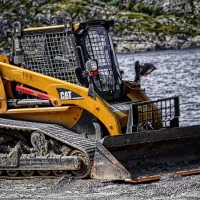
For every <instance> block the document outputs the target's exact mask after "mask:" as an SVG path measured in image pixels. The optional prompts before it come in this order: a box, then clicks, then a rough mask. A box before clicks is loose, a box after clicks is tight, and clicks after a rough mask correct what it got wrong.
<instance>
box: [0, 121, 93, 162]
mask: <svg viewBox="0 0 200 200" xmlns="http://www.w3.org/2000/svg"><path fill="white" fill-rule="evenodd" d="M0 128H5V129H11V130H22V131H30V132H32V131H39V132H41V133H43V134H44V135H47V136H49V137H51V138H54V139H55V140H58V141H60V142H62V143H64V144H67V145H69V146H71V147H73V148H75V149H78V150H80V151H82V152H84V153H85V154H86V155H87V156H88V158H89V160H90V163H92V161H93V157H94V153H95V149H96V143H95V142H92V141H90V140H88V139H86V138H84V137H81V136H79V135H78V134H77V133H75V132H73V131H71V130H68V129H67V128H64V127H62V126H60V125H56V124H48V123H39V122H29V121H21V120H13V119H4V118H0Z"/></svg>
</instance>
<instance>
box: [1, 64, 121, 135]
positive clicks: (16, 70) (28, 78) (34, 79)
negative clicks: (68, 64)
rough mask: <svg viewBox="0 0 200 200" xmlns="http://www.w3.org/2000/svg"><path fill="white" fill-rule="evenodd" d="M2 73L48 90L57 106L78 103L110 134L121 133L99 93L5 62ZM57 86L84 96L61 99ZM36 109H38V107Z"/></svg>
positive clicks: (18, 80)
mask: <svg viewBox="0 0 200 200" xmlns="http://www.w3.org/2000/svg"><path fill="white" fill-rule="evenodd" d="M0 75H1V77H2V78H3V79H5V80H13V81H15V82H18V83H21V84H24V85H28V86H30V87H33V88H35V89H38V90H40V91H43V92H46V93H47V94H48V95H49V97H50V99H51V102H52V104H53V105H54V106H55V107H61V106H66V105H77V106H79V107H81V108H83V109H85V110H87V111H89V112H90V113H92V114H93V115H94V116H96V117H97V118H98V119H99V120H100V121H101V122H102V123H103V124H104V125H105V127H106V128H107V130H108V131H109V133H110V135H118V134H121V127H120V122H119V119H118V117H117V116H116V115H115V114H114V113H112V112H111V111H110V109H109V107H108V105H107V104H106V103H105V102H104V100H102V99H101V98H100V97H99V96H98V95H97V94H96V98H95V99H93V98H91V97H89V96H88V88H85V87H82V86H80V85H77V84H72V83H69V82H66V81H62V80H59V79H56V78H52V77H49V76H46V75H43V74H39V73H36V72H33V71H30V70H26V69H23V68H20V67H16V66H14V65H11V64H7V63H4V62H0ZM57 88H62V89H66V90H70V91H72V92H74V93H76V94H78V95H80V96H81V97H83V98H82V99H66V100H60V97H59V94H58V92H57ZM35 109H36V110H38V108H35ZM9 112H11V111H9ZM19 112H21V109H19ZM13 115H14V114H13ZM30 119H31V116H30Z"/></svg>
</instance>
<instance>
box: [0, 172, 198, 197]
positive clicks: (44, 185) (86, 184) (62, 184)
mask: <svg viewBox="0 0 200 200" xmlns="http://www.w3.org/2000/svg"><path fill="white" fill-rule="evenodd" d="M199 188H200V175H193V176H187V177H180V176H174V175H167V176H164V177H163V178H162V179H161V180H160V181H157V182H152V183H145V184H144V183H143V184H137V185H135V184H130V183H124V182H110V181H98V180H90V179H84V180H81V179H79V180H76V179H74V178H73V177H70V176H64V177H62V178H60V179H41V178H35V179H25V180H3V179H0V199H52V200H53V199H102V200H103V199H109V200H110V199H123V200H126V199H145V200H146V199H200V190H199Z"/></svg>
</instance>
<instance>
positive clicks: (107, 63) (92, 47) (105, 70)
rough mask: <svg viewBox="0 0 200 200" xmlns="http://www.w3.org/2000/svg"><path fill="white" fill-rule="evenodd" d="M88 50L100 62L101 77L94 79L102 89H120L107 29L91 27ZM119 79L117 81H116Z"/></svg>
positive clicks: (86, 40)
mask: <svg viewBox="0 0 200 200" xmlns="http://www.w3.org/2000/svg"><path fill="white" fill-rule="evenodd" d="M85 44H86V48H87V52H88V54H89V56H90V57H91V58H92V59H95V60H96V61H97V63H98V72H99V79H96V80H94V82H95V85H96V86H97V88H98V89H99V90H100V91H114V90H116V89H117V90H119V89H120V86H119V82H118V80H117V79H116V80H115V74H114V73H115V71H116V69H113V67H112V60H111V55H110V51H111V46H110V41H109V36H108V33H107V31H106V30H105V29H104V28H103V27H102V26H99V27H98V26H95V27H90V28H89V30H88V35H87V37H86V39H85ZM116 81H117V82H116Z"/></svg>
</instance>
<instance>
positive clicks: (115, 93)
mask: <svg viewBox="0 0 200 200" xmlns="http://www.w3.org/2000/svg"><path fill="white" fill-rule="evenodd" d="M113 25H114V22H113V21H106V20H92V21H84V22H80V23H76V22H72V19H71V18H70V16H69V15H67V14H65V15H62V16H61V15H60V16H58V17H57V18H55V19H53V20H52V23H51V25H49V26H45V27H37V28H26V29H23V30H22V28H21V24H20V23H19V22H15V23H14V29H13V33H12V48H11V52H10V56H9V57H7V56H6V55H1V56H0V95H1V96H0V175H1V176H11V177H15V176H27V177H28V176H34V175H41V176H48V175H50V174H51V175H52V174H53V175H54V176H63V175H64V174H66V173H72V174H73V175H74V176H76V177H78V178H84V177H88V176H90V177H91V178H94V179H101V180H125V181H129V182H133V183H138V182H144V181H153V180H159V179H160V177H161V176H162V175H163V174H166V173H174V174H179V175H187V174H195V173H199V172H200V153H199V152H200V126H199V125H196V126H190V127H179V115H180V111H179V98H178V97H170V98H165V99H158V100H155V101H151V100H150V99H149V98H148V97H147V95H146V94H145V91H144V90H142V89H141V86H140V77H141V76H143V75H147V74H149V73H151V72H152V71H153V70H155V66H154V65H153V64H150V63H145V64H144V65H140V63H139V62H138V61H137V62H136V63H135V77H134V78H133V80H132V81H124V80H123V79H122V74H123V72H122V71H121V70H120V69H119V66H118V62H117V58H116V55H115V50H114V45H113V43H112V39H111V36H110V35H109V29H110V27H112V26H113ZM133 70H134V68H133Z"/></svg>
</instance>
